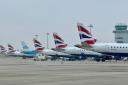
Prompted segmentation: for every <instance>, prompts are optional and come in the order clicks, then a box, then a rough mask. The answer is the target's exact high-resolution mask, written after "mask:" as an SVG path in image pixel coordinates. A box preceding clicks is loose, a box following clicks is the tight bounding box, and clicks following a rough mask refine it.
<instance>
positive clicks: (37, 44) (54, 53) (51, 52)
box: [33, 38, 72, 59]
mask: <svg viewBox="0 0 128 85" xmlns="http://www.w3.org/2000/svg"><path fill="white" fill-rule="evenodd" d="M33 42H34V46H35V48H36V49H37V50H39V49H41V48H43V50H42V51H40V52H41V53H43V55H44V56H51V58H52V59H57V58H60V57H67V58H70V57H72V55H69V54H66V53H61V52H57V51H54V50H51V49H44V47H43V46H42V44H41V43H40V42H39V41H38V40H37V39H35V38H34V39H33Z"/></svg>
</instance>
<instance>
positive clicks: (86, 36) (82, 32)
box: [77, 23, 96, 46]
mask: <svg viewBox="0 0 128 85" xmlns="http://www.w3.org/2000/svg"><path fill="white" fill-rule="evenodd" d="M77 26H78V31H79V36H80V40H81V43H86V44H88V45H89V46H92V45H93V44H95V43H96V39H94V38H93V37H92V34H91V33H90V32H89V31H88V30H87V29H86V28H85V27H84V26H83V25H82V24H81V23H78V24H77Z"/></svg>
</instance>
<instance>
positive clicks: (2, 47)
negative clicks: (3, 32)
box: [0, 45, 7, 53]
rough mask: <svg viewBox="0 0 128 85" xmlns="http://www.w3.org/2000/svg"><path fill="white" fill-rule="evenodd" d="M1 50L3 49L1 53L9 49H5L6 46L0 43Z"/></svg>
mask: <svg viewBox="0 0 128 85" xmlns="http://www.w3.org/2000/svg"><path fill="white" fill-rule="evenodd" d="M0 50H1V53H5V52H6V51H7V50H6V49H5V47H4V46H2V45H0Z"/></svg>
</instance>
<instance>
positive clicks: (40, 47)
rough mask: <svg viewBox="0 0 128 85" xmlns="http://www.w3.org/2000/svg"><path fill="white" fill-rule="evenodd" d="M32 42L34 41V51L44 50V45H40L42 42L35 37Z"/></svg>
mask: <svg viewBox="0 0 128 85" xmlns="http://www.w3.org/2000/svg"><path fill="white" fill-rule="evenodd" d="M33 42H34V46H35V50H36V51H39V52H40V51H42V50H44V47H43V46H42V44H41V43H40V42H39V41H38V40H37V39H35V38H34V39H33Z"/></svg>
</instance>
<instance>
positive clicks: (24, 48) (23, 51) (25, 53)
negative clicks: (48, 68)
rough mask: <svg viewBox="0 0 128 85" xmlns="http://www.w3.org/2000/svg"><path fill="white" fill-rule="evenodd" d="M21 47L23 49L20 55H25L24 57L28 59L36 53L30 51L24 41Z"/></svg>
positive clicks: (35, 51)
mask: <svg viewBox="0 0 128 85" xmlns="http://www.w3.org/2000/svg"><path fill="white" fill-rule="evenodd" d="M21 45H22V48H23V50H22V52H21V53H23V54H24V55H26V57H30V58H31V57H32V58H33V57H34V56H35V55H36V54H37V53H38V51H37V50H31V49H30V48H29V47H28V46H27V44H26V43H25V42H24V41H22V42H21Z"/></svg>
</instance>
